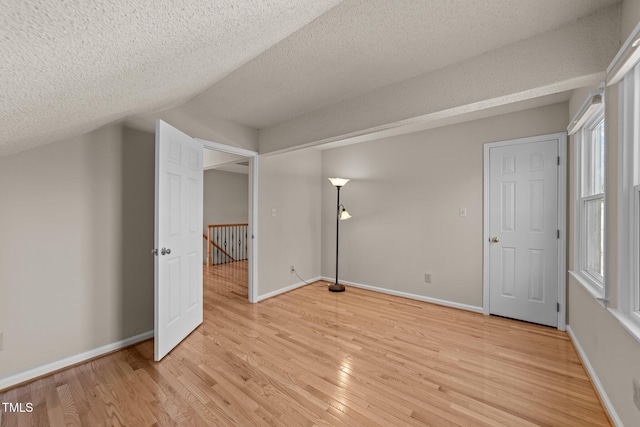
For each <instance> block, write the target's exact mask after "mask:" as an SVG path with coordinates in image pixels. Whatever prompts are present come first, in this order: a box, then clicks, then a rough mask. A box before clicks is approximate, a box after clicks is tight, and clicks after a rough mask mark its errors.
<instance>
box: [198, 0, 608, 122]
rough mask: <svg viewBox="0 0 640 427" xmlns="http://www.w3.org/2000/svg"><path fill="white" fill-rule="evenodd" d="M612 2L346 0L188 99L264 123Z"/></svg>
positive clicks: (217, 111)
mask: <svg viewBox="0 0 640 427" xmlns="http://www.w3.org/2000/svg"><path fill="white" fill-rule="evenodd" d="M617 2H618V1H617V0H527V1H523V0H518V1H513V0H475V1H470V0H446V1H443V0H440V1H424V0H422V1H421V0H415V1H409V0H396V1H389V0H346V1H344V2H342V3H341V4H340V5H338V6H336V7H335V8H333V9H331V10H330V11H328V12H327V13H325V14H324V15H322V16H321V17H320V18H318V19H316V20H315V21H313V22H311V23H310V24H309V25H307V26H305V27H303V28H302V29H300V30H299V31H297V32H296V33H294V34H292V35H291V36H289V37H287V38H286V39H285V40H283V41H282V42H280V43H278V44H276V45H275V46H273V47H271V48H270V49H268V50H267V51H265V52H264V53H262V54H261V55H259V56H257V57H256V58H254V59H253V60H251V61H249V62H248V63H247V64H245V65H244V66H242V67H240V68H239V69H237V70H235V71H234V72H233V73H231V74H230V75H229V76H227V77H226V78H224V79H222V80H221V81H220V82H218V83H216V84H215V85H213V86H212V87H211V88H209V89H207V90H205V91H204V92H202V93H201V94H200V95H198V96H196V97H195V98H194V99H193V100H192V101H190V103H193V104H195V105H197V106H198V107H200V108H202V109H203V110H205V111H208V112H210V113H212V114H215V115H218V116H220V117H224V118H227V119H231V120H234V121H237V122H240V123H244V124H248V125H250V126H252V127H255V128H264V127H267V126H270V125H273V124H275V123H279V122H282V121H285V120H289V119H291V118H293V117H296V116H299V115H302V114H305V113H308V112H311V111H315V110H318V109H320V108H323V107H326V106H329V105H332V104H336V103H339V102H341V101H344V100H347V99H351V98H354V97H357V96H359V95H362V94H364V93H367V92H371V91H373V90H376V89H379V88H382V87H385V86H388V85H391V84H393V83H397V82H400V81H403V80H407V79H410V78H413V77H416V76H418V75H420V74H424V73H427V72H429V71H432V70H436V69H439V68H443V67H445V66H447V65H450V64H453V63H457V62H460V61H463V60H465V59H468V58H471V57H474V56H478V55H481V54H483V53H486V52H489V51H492V50H495V49H498V48H500V47H502V46H505V45H507V44H510V43H514V42H517V41H520V40H523V39H526V38H529V37H532V36H535V35H537V34H540V33H543V32H546V31H549V30H552V29H555V28H558V27H560V26H562V25H564V24H567V23H570V22H573V21H575V20H577V19H579V18H581V17H583V16H586V15H589V14H591V13H593V12H594V11H596V10H597V9H599V8H602V7H603V6H610V5H612V4H615V3H617Z"/></svg>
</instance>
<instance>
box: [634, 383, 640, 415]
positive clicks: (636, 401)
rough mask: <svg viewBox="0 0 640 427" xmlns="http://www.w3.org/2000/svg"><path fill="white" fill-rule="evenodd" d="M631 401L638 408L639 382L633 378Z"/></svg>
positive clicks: (639, 401)
mask: <svg viewBox="0 0 640 427" xmlns="http://www.w3.org/2000/svg"><path fill="white" fill-rule="evenodd" d="M633 403H634V404H635V405H636V408H638V409H640V382H638V380H637V379H634V380H633Z"/></svg>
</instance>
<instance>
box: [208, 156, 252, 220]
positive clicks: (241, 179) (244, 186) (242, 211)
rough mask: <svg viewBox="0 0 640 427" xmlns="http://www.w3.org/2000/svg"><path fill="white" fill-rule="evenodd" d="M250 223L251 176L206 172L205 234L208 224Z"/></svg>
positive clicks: (214, 171)
mask: <svg viewBox="0 0 640 427" xmlns="http://www.w3.org/2000/svg"><path fill="white" fill-rule="evenodd" d="M248 221H249V175H247V174H243V173H234V172H224V171H219V170H213V169H212V170H206V171H204V224H203V227H204V228H203V230H204V233H206V232H207V228H206V227H207V225H208V224H237V223H246V222H248Z"/></svg>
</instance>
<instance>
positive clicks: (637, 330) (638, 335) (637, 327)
mask: <svg viewBox="0 0 640 427" xmlns="http://www.w3.org/2000/svg"><path fill="white" fill-rule="evenodd" d="M608 310H609V313H611V314H613V316H614V317H615V318H616V319H618V322H620V324H621V325H622V327H623V328H624V329H626V331H627V332H629V333H630V334H631V336H632V337H634V338H635V339H636V341H638V342H640V324H639V323H638V322H636V321H635V320H634V319H633V318H631V316H629V315H628V314H627V313H623V312H622V311H620V310H615V309H612V308H610V309H608Z"/></svg>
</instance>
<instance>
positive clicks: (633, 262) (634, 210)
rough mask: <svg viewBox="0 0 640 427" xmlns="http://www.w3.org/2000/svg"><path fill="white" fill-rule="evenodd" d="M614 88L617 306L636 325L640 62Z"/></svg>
mask: <svg viewBox="0 0 640 427" xmlns="http://www.w3.org/2000/svg"><path fill="white" fill-rule="evenodd" d="M618 90H619V96H620V101H621V102H620V106H621V112H620V113H621V115H620V120H621V126H620V129H621V131H622V134H621V138H620V148H619V152H620V155H619V159H618V168H619V170H620V173H619V194H620V196H619V197H620V203H619V205H620V207H619V209H620V212H619V214H618V221H619V233H620V234H619V236H618V239H619V259H618V264H619V265H618V268H619V269H618V272H619V273H618V274H619V277H620V292H619V304H618V308H619V309H620V311H622V313H624V314H625V315H626V316H627V318H628V320H631V321H632V322H634V323H635V324H636V325H639V326H640V267H639V265H640V64H638V65H636V66H635V67H633V68H632V69H630V70H629V71H628V72H627V73H626V74H625V76H624V77H623V78H622V81H621V82H620V84H619V89H618Z"/></svg>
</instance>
